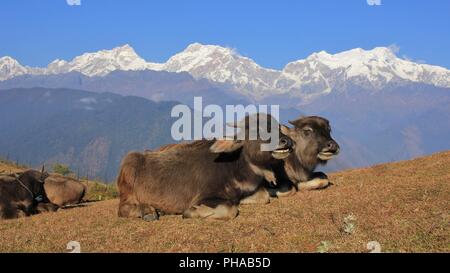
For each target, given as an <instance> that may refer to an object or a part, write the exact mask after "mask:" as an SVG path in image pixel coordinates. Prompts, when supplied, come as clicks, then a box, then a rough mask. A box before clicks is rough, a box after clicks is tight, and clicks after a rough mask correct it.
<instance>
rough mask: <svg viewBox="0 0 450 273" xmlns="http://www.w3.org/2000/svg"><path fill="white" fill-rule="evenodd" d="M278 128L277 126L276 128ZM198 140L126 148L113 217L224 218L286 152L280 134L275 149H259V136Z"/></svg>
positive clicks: (233, 214) (235, 211)
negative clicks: (151, 148) (159, 146)
mask: <svg viewBox="0 0 450 273" xmlns="http://www.w3.org/2000/svg"><path fill="white" fill-rule="evenodd" d="M277 128H279V127H277ZM247 129H248V128H245V129H244V131H245V134H246V137H245V139H243V140H239V139H220V140H198V141H194V142H191V143H185V144H180V145H171V146H168V147H166V148H162V149H161V150H160V151H153V152H152V151H146V152H144V153H139V152H131V153H129V154H128V155H127V156H126V157H125V158H124V159H123V161H122V164H121V168H120V173H119V177H118V180H117V185H118V188H119V193H120V204H119V210H118V215H119V216H120V217H142V218H143V219H144V220H147V221H150V220H157V219H158V218H159V212H164V213H166V214H182V215H183V217H184V218H210V219H221V220H228V219H232V218H234V217H236V216H237V214H238V208H237V206H238V205H239V203H240V201H241V200H242V199H245V198H246V197H248V196H251V195H252V194H254V193H255V192H257V191H258V190H259V188H260V187H261V186H262V185H263V182H264V179H269V180H271V177H273V176H274V175H273V174H272V175H271V173H272V170H271V168H272V167H271V166H272V165H275V164H276V162H277V161H280V160H281V159H283V158H286V157H287V156H288V155H289V153H290V152H291V151H292V149H291V148H292V141H291V140H290V139H289V138H288V137H287V136H285V135H284V134H282V133H281V132H279V129H278V133H280V138H279V143H278V147H277V148H276V149H274V150H272V151H261V144H262V143H263V142H264V141H262V140H261V139H259V138H258V139H257V140H249V139H248V138H247V136H248V135H247Z"/></svg>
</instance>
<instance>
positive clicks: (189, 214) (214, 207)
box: [183, 199, 239, 220]
mask: <svg viewBox="0 0 450 273" xmlns="http://www.w3.org/2000/svg"><path fill="white" fill-rule="evenodd" d="M238 212H239V211H238V208H237V206H236V205H235V204H233V203H232V202H230V201H227V200H223V199H209V200H205V201H203V202H201V203H200V204H199V205H197V206H193V207H191V208H189V209H187V210H185V211H184V212H183V218H207V219H215V220H231V219H233V218H235V217H236V216H237V215H238Z"/></svg>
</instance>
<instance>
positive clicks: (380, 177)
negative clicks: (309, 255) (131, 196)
mask: <svg viewBox="0 0 450 273" xmlns="http://www.w3.org/2000/svg"><path fill="white" fill-rule="evenodd" d="M331 180H332V181H333V183H334V185H333V186H331V187H329V188H327V189H325V190H321V191H315V192H300V193H297V194H296V195H295V196H293V197H289V198H284V199H277V200H273V201H272V202H271V203H270V204H268V205H248V206H243V207H241V209H240V215H239V216H238V217H237V218H236V219H234V220H232V221H229V222H221V221H206V220H183V219H181V217H180V216H167V217H162V218H161V220H160V221H157V222H144V221H142V220H139V219H121V218H118V217H117V216H116V210H117V204H118V201H117V200H108V201H103V202H97V203H90V204H88V205H86V206H85V207H82V208H73V209H66V210H62V211H59V212H57V213H51V214H42V215H37V216H33V217H29V218H22V219H18V220H8V221H2V222H0V251H1V252H17V251H19V252H22V251H25V252H65V251H67V250H66V245H67V243H68V242H69V241H72V240H74V241H78V242H80V244H81V251H82V252H190V251H194V252H316V251H323V252H349V251H350V252H367V251H368V250H367V248H366V245H367V243H368V242H369V241H377V242H379V243H380V245H381V250H382V251H383V252H450V229H449V226H450V225H449V220H450V151H449V152H442V153H438V154H434V155H431V156H428V157H423V158H418V159H415V160H410V161H401V162H396V163H390V164H381V165H376V166H373V167H370V168H365V169H355V170H349V171H343V172H339V173H334V174H331Z"/></svg>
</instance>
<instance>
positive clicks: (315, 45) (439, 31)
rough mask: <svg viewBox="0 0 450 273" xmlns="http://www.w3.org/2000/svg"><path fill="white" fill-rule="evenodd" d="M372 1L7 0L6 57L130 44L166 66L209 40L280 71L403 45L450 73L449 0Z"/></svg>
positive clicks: (2, 30) (36, 58) (45, 58)
mask: <svg viewBox="0 0 450 273" xmlns="http://www.w3.org/2000/svg"><path fill="white" fill-rule="evenodd" d="M71 1H74V0H71ZM366 1H367V0H345V1H344V0H341V1H331V0H314V1H312V0H311V1H301V0H291V1H287V0H276V1H275V0H273V1H263V0H258V1H257V0H247V1H244V0H227V1H212V0H196V1H194V0H190V1H188V0H179V1H174V0H164V1H156V0H155V1H142V0H141V1H138V0H135V1H132V0H128V1H124V0H115V1H113V0H110V1H106V0H103V1H102V0H81V5H80V6H69V5H68V4H67V3H66V0H46V1H37V0H35V1H32V0H28V1H25V0H2V1H0V20H1V27H0V56H3V55H9V56H12V57H14V58H16V59H18V60H19V61H20V62H21V63H22V64H26V65H32V66H45V65H47V64H48V63H49V62H50V61H52V60H54V59H56V58H63V59H72V58H73V57H75V56H77V55H79V54H81V53H83V52H91V51H97V50H100V49H109V48H112V47H115V46H118V45H122V44H125V43H129V44H130V45H132V46H133V47H134V48H135V50H136V51H137V53H138V54H139V55H141V56H142V57H143V58H145V59H146V60H148V61H157V62H163V61H166V59H167V58H168V57H170V56H171V55H173V54H175V53H177V52H179V51H181V50H183V49H184V48H185V47H186V46H187V45H188V44H190V43H193V42H201V43H206V44H218V45H222V46H228V47H232V48H235V49H237V50H238V52H239V53H241V54H242V55H244V56H248V57H251V58H252V59H254V60H255V61H256V62H257V63H259V64H261V65H263V66H266V67H271V68H281V67H283V66H284V65H285V64H286V63H288V62H289V61H293V60H297V59H302V58H305V57H306V56H308V55H309V54H311V53H312V52H316V51H320V50H326V51H328V52H330V53H336V52H339V51H343V50H347V49H351V48H355V47H362V48H365V49H370V48H373V47H375V46H389V45H391V44H395V45H397V46H398V47H399V48H400V51H399V53H398V55H399V56H405V57H407V58H410V59H413V60H419V61H425V62H426V63H429V64H436V65H441V66H445V67H447V68H450V50H449V49H450V1H448V0H433V1H425V0H381V5H380V6H370V5H368V4H367V2H366Z"/></svg>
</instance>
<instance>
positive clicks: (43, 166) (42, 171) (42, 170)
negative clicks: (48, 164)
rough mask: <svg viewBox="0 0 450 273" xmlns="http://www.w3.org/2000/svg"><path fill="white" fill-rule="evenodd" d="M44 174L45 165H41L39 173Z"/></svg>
mask: <svg viewBox="0 0 450 273" xmlns="http://www.w3.org/2000/svg"><path fill="white" fill-rule="evenodd" d="M44 172H45V165H42V169H41V173H44Z"/></svg>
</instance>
